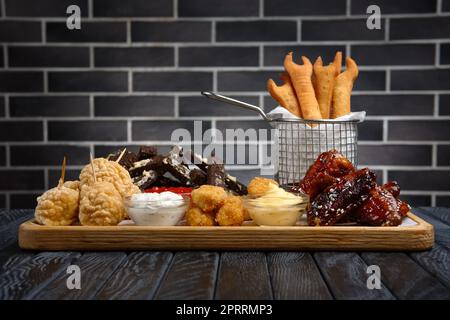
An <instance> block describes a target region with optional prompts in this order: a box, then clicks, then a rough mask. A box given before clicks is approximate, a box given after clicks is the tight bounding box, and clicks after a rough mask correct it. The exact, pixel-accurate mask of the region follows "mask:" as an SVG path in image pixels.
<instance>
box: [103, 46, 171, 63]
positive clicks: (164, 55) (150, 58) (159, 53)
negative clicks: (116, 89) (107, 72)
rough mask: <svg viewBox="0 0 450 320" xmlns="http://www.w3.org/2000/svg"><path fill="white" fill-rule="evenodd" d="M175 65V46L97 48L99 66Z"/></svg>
mask: <svg viewBox="0 0 450 320" xmlns="http://www.w3.org/2000/svg"><path fill="white" fill-rule="evenodd" d="M173 65H174V49H173V48H157V47H150V48H112V47H108V48H103V47H102V48H95V66H97V67H165V66H173Z"/></svg>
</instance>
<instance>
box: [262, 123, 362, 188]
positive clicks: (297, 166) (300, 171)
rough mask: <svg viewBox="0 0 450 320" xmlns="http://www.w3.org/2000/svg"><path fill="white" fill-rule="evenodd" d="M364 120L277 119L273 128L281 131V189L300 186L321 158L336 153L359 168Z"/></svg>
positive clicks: (278, 175)
mask: <svg viewBox="0 0 450 320" xmlns="http://www.w3.org/2000/svg"><path fill="white" fill-rule="evenodd" d="M359 122H361V121H360V120H348V121H335V120H302V119H277V120H271V121H270V124H271V125H272V126H273V127H274V128H275V129H276V130H277V134H276V136H277V142H276V143H277V149H278V150H277V151H278V164H277V170H276V171H277V173H276V175H275V178H276V180H277V181H278V183H279V184H280V185H288V184H292V183H298V182H299V181H300V180H301V179H302V178H303V176H304V175H305V173H306V171H307V170H308V168H309V167H310V166H311V164H312V163H313V162H314V161H315V160H316V159H317V156H318V155H319V154H320V153H322V152H325V151H328V150H331V149H336V150H338V151H339V152H340V153H342V154H343V155H344V156H345V157H346V158H348V159H349V160H350V161H351V162H352V163H353V164H355V166H356V165H357V164H358V152H357V151H358V150H357V149H358V123H359Z"/></svg>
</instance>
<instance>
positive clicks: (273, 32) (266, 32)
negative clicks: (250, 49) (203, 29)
mask: <svg viewBox="0 0 450 320" xmlns="http://www.w3.org/2000/svg"><path fill="white" fill-rule="evenodd" d="M216 39H217V41H224V42H225V41H274V42H275V41H296V40H297V22H296V21H233V22H217V24H216Z"/></svg>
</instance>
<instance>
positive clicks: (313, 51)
mask: <svg viewBox="0 0 450 320" xmlns="http://www.w3.org/2000/svg"><path fill="white" fill-rule="evenodd" d="M291 51H292V52H294V57H295V60H296V61H297V62H298V63H300V60H301V59H300V57H301V56H302V55H303V56H306V57H308V58H309V59H310V60H311V62H312V63H314V61H315V59H316V58H317V57H318V56H321V57H322V59H323V60H324V61H325V62H327V61H330V62H331V61H333V59H334V56H335V54H336V52H337V51H342V53H343V55H344V56H345V46H339V45H299V46H266V47H264V65H265V66H277V67H279V66H282V65H283V61H284V57H285V56H286V54H288V53H289V52H291Z"/></svg>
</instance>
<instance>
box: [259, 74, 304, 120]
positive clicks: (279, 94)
mask: <svg viewBox="0 0 450 320" xmlns="http://www.w3.org/2000/svg"><path fill="white" fill-rule="evenodd" d="M280 79H281V80H282V81H283V84H282V85H281V86H277V84H276V83H275V81H273V80H272V79H269V80H268V81H267V89H268V90H269V93H270V95H271V96H272V98H274V99H275V100H276V101H277V102H278V103H279V104H280V106H282V107H284V108H286V109H287V110H288V111H289V112H290V113H292V114H294V115H296V116H297V117H301V109H300V106H299V104H298V100H297V96H296V95H295V91H294V88H293V87H292V83H291V80H290V78H289V75H288V74H286V73H284V74H282V75H281V76H280Z"/></svg>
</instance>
